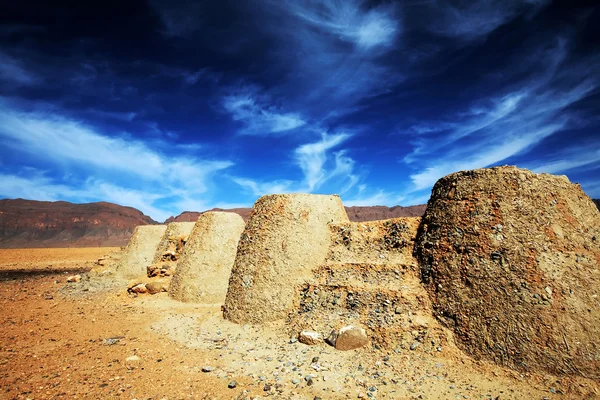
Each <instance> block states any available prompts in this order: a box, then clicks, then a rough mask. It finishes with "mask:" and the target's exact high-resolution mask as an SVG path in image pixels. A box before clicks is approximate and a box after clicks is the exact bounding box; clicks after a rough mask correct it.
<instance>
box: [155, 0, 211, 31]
mask: <svg viewBox="0 0 600 400" xmlns="http://www.w3.org/2000/svg"><path fill="white" fill-rule="evenodd" d="M150 5H151V6H152V7H153V8H154V10H155V11H156V13H157V14H158V16H159V17H160V19H161V21H162V23H163V29H162V33H163V34H164V35H165V36H167V37H188V36H189V35H191V34H192V33H194V32H195V31H197V30H198V29H199V28H200V24H201V22H202V15H203V12H202V7H203V5H202V4H201V3H200V2H195V1H173V2H166V1H160V0H152V1H150Z"/></svg>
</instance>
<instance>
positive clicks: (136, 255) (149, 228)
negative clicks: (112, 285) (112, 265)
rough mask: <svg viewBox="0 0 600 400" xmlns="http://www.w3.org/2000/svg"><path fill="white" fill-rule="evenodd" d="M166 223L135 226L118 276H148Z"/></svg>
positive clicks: (122, 257)
mask: <svg viewBox="0 0 600 400" xmlns="http://www.w3.org/2000/svg"><path fill="white" fill-rule="evenodd" d="M166 229H167V226H166V225H141V226H138V227H136V228H135V230H134V231H133V235H132V236H131V239H130V240H129V243H128V244H127V246H126V247H125V249H124V250H123V255H122V256H121V259H120V260H119V263H118V264H117V268H116V274H117V276H120V277H122V278H126V279H133V278H138V277H140V276H146V269H147V267H148V265H150V263H152V260H153V259H154V253H155V252H156V248H157V247H158V244H159V242H160V240H161V238H162V237H163V235H164V233H165V231H166Z"/></svg>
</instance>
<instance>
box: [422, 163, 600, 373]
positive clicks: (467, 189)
mask: <svg viewBox="0 0 600 400" xmlns="http://www.w3.org/2000/svg"><path fill="white" fill-rule="evenodd" d="M415 255H416V257H417V258H418V260H419V263H420V265H421V274H422V280H423V281H424V283H426V286H427V289H428V292H429V295H430V297H431V299H432V302H433V305H434V310H435V312H436V316H437V317H438V318H439V319H440V320H442V321H443V322H444V323H445V324H447V325H448V326H449V327H451V328H453V330H454V332H455V334H456V339H457V342H458V343H459V345H460V346H461V347H462V349H463V350H464V351H465V352H467V353H469V354H470V355H472V356H474V357H475V358H485V359H489V360H492V361H495V362H496V363H499V364H503V365H507V366H510V367H513V368H516V369H524V370H545V371H549V372H552V373H566V374H578V375H582V376H585V377H598V376H599V375H600V298H599V295H600V271H599V266H600V213H599V212H598V210H597V208H596V206H595V205H594V203H593V202H592V201H591V200H590V198H589V197H588V196H587V195H586V194H585V193H584V192H583V191H582V190H581V188H580V187H579V185H575V184H571V183H570V182H569V180H568V179H567V178H566V177H565V176H553V175H548V174H539V175H538V174H534V173H532V172H529V171H527V170H522V169H517V168H514V167H497V168H491V169H481V170H474V171H466V172H458V173H455V174H452V175H448V176H446V177H444V178H442V179H440V180H439V181H438V182H437V183H436V184H435V186H434V188H433V192H432V196H431V199H430V200H429V203H428V205H427V211H426V212H425V216H424V217H423V220H422V225H421V227H420V229H419V233H418V236H417V248H416V250H415Z"/></svg>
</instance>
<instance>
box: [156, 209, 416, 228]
mask: <svg viewBox="0 0 600 400" xmlns="http://www.w3.org/2000/svg"><path fill="white" fill-rule="evenodd" d="M425 207H426V205H425V204H420V205H418V206H409V207H402V206H394V207H385V206H371V207H345V208H346V213H347V214H348V218H349V219H350V221H353V222H362V221H378V220H382V219H390V218H398V217H420V216H422V215H423V213H424V212H425ZM209 211H229V212H234V213H237V214H239V215H241V217H242V218H243V219H244V221H247V220H248V217H249V216H250V212H251V211H252V209H251V208H231V209H228V210H224V209H222V208H213V209H212V210H209ZM200 214H201V213H200V212H198V211H184V212H182V213H181V214H179V215H178V216H176V217H170V218H169V219H167V220H166V221H165V224H168V223H169V222H193V221H196V220H197V219H198V216H199V215H200Z"/></svg>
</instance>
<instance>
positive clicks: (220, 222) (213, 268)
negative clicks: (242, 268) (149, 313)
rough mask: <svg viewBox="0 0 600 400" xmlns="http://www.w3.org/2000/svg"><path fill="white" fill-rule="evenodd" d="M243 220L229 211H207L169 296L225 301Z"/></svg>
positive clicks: (181, 262)
mask: <svg viewBox="0 0 600 400" xmlns="http://www.w3.org/2000/svg"><path fill="white" fill-rule="evenodd" d="M243 230H244V220H243V219H242V217H240V216H239V215H238V214H235V213H230V212H216V211H215V212H213V211H211V212H205V213H203V214H201V215H200V216H199V217H198V220H197V221H196V224H195V225H194V229H193V230H192V233H191V234H190V236H189V238H188V241H187V243H186V245H185V248H184V250H183V253H182V255H181V258H180V259H179V261H178V262H177V269H176V271H175V275H174V276H173V278H172V279H171V284H170V285H169V296H171V297H172V298H174V299H176V300H180V301H185V302H194V303H223V301H224V300H225V294H226V292H227V284H228V282H229V276H230V274H231V269H232V267H233V262H234V260H235V254H236V251H237V246H238V241H239V239H240V235H241V234H242V231H243Z"/></svg>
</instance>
